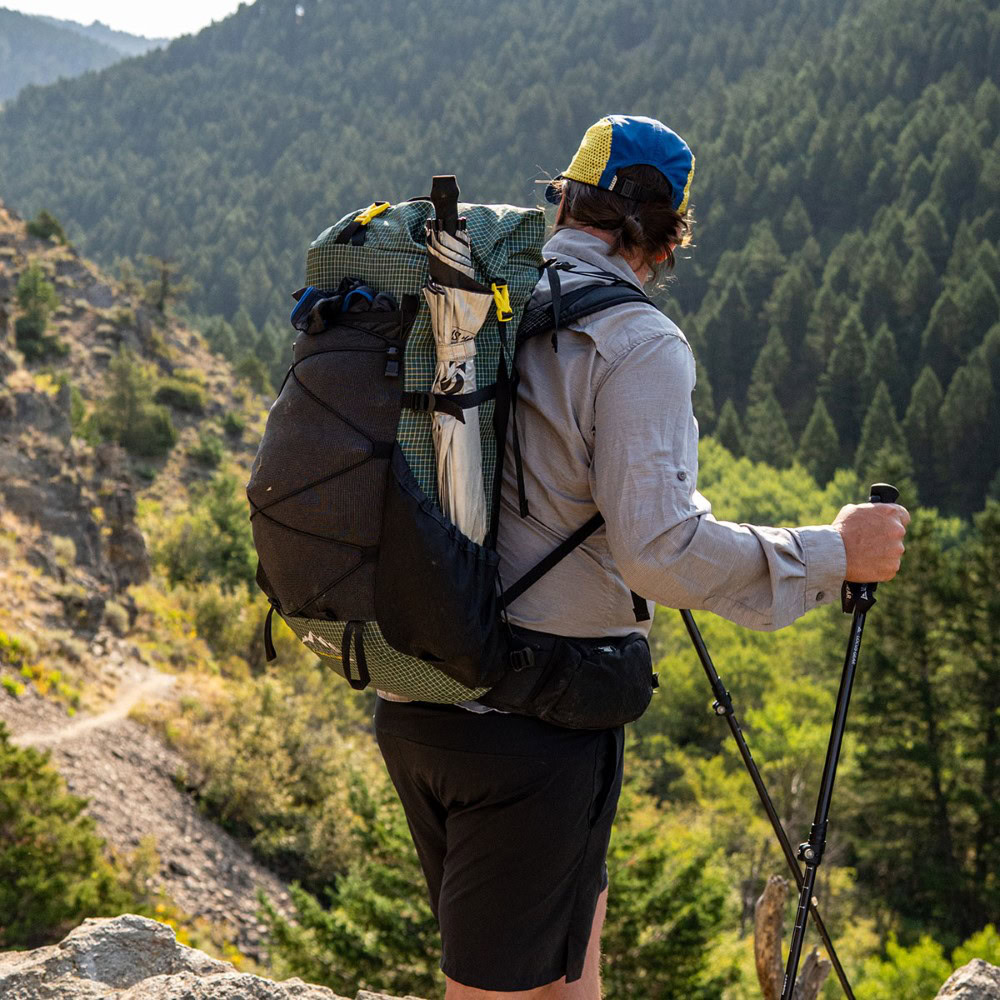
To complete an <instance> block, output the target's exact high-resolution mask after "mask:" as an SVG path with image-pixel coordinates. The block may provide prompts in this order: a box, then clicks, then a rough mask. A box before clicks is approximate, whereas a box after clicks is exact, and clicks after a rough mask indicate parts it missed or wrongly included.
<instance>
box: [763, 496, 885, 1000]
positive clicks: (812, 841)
mask: <svg viewBox="0 0 1000 1000" xmlns="http://www.w3.org/2000/svg"><path fill="white" fill-rule="evenodd" d="M898 497H899V490H897V489H896V487H895V486H890V485H889V484H888V483H875V484H874V485H873V486H872V488H871V490H870V496H869V498H868V500H869V502H870V503H895V502H896V500H897V498H898ZM875 587H876V584H874V583H850V582H848V581H847V580H845V581H844V587H843V590H842V592H841V604H842V607H843V609H844V613H845V614H850V613H851V612H852V611H853V612H854V618H853V620H852V622H851V636H850V639H849V640H848V643H847V656H846V657H845V658H844V671H843V673H842V674H841V677H840V690H839V691H838V692H837V705H836V708H835V709H834V712H833V728H832V730H831V731H830V743H829V745H828V746H827V749H826V762H825V763H824V764H823V777H822V779H821V780H820V789H819V798H818V799H817V800H816V816H815V818H814V819H813V824H812V828H811V829H810V830H809V839H808V840H807V841H806V842H805V843H804V844H800V845H799V858H801V860H802V861H804V862H805V864H806V872H805V876H804V877H803V880H802V886H801V889H800V890H799V908H798V911H797V912H796V914H795V928H794V930H793V931H792V940H791V943H790V944H789V946H788V964H787V965H786V966H785V982H784V986H783V987H782V990H781V1000H792V990H794V988H795V977H796V975H798V971H799V956H800V954H801V953H802V941H803V939H804V938H805V934H806V922H807V921H808V919H809V902H810V900H811V899H812V894H813V886H814V885H815V884H816V869H817V868H819V865H820V862H821V861H822V860H823V852H824V851H825V850H826V827H827V822H828V820H829V818H830V801H831V799H832V798H833V782H834V779H835V778H836V776H837V764H838V763H839V761H840V746H841V743H843V740H844V728H845V726H846V724H847V709H848V706H849V705H850V703H851V688H852V687H853V686H854V674H855V671H856V670H857V666H858V653H859V652H860V650H861V633H862V632H863V631H864V627H865V616H866V615H867V614H868V611H869V609H870V608H871V607H872V605H873V604H874V603H875Z"/></svg>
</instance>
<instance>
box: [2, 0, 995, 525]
mask: <svg viewBox="0 0 1000 1000" xmlns="http://www.w3.org/2000/svg"><path fill="white" fill-rule="evenodd" d="M385 25H392V29H391V30H390V31H388V32H387V31H386V30H385ZM598 39H599V40H600V42H601V46H600V49H598V47H597V45H596V44H595V42H596V40H598ZM442 53H447V54H448V55H449V59H448V60H443V59H442V58H441V54H442ZM998 64H1000V10H998V4H997V2H996V0H912V2H904V0H879V2H874V0H834V2H830V3H824V4H815V3H812V2H808V0H777V2H768V3H764V2H763V0H744V2H741V3H740V4H738V5H732V4H726V3H723V2H721V0H693V2H691V3H689V4H686V5H685V9H684V16H683V17H677V16H673V15H669V16H668V9H667V7H666V6H665V5H663V4H662V3H654V2H646V3H631V2H630V3H625V2H624V0H617V2H609V3H599V4H598V3H585V4H582V3H570V2H569V0H557V2H545V3H543V2H542V0H506V2H504V3H501V4H499V5H490V6H489V7H488V9H487V7H485V6H483V5H480V4H471V5H464V6H462V7H461V8H460V9H458V10H456V9H455V8H454V6H453V5H445V4H443V3H429V4H419V5H418V4H406V3H401V2H398V0H375V2H373V3H364V4H362V3H361V2H360V0H348V2H345V3H338V4H333V3H331V2H329V0H304V2H302V3H298V4H296V3H292V2H290V0H258V2H257V3H256V4H254V5H253V6H251V7H247V8H242V9H241V10H240V12H238V13H237V14H236V15H235V16H233V17H232V18H230V19H228V20H226V21H225V22H223V23H221V24H218V25H215V26H213V27H212V28H210V29H208V30H206V31H204V32H202V33H201V34H200V35H198V36H197V37H189V38H184V39H180V40H178V41H177V42H175V43H174V44H173V45H171V46H170V47H169V48H168V49H167V50H164V51H160V52H154V53H152V54H150V55H149V56H148V57H146V58H145V59H142V60H140V61H138V62H129V63H128V64H125V65H121V66H117V67H114V68H112V69H110V70H108V71H107V72H105V73H103V74H101V75H99V76H93V77H88V78H86V79H81V80H75V81H69V82H65V83H61V84H59V85H57V86H55V87H52V88H49V89H46V90H42V91H37V90H36V91H32V92H31V93H28V94H25V95H24V96H23V97H22V98H21V99H20V100H19V101H17V102H14V103H13V104H12V105H11V106H10V107H9V108H8V109H7V110H6V112H5V113H4V114H3V115H2V116H0V145H2V147H3V149H4V158H3V161H2V163H0V193H2V195H3V196H4V197H6V198H7V199H8V201H9V202H10V203H12V204H14V205H16V206H17V207H19V208H20V209H22V210H23V211H26V212H28V213H34V212H35V211H37V210H39V209H41V208H43V207H45V208H48V209H50V210H52V211H54V212H55V213H56V215H57V216H58V217H59V218H60V219H62V220H63V221H64V222H65V223H66V224H67V227H68V230H69V232H70V234H71V236H72V238H74V239H76V240H78V241H79V242H80V243H81V245H82V246H83V247H85V248H86V249H87V250H88V251H91V252H92V253H94V254H95V255H96V256H97V257H98V258H99V259H101V260H103V261H104V262H105V263H110V262H112V261H113V259H114V258H116V257H118V256H125V257H139V256H141V255H143V254H156V255H158V256H160V257H168V258H171V259H173V260H175V261H176V262H178V263H179V264H180V265H181V266H182V267H183V269H184V270H185V272H186V273H187V275H188V276H189V277H190V278H191V279H192V280H193V282H194V291H193V293H192V295H191V298H190V304H191V306H192V308H194V309H195V310H196V311H199V312H202V313H218V314H222V316H223V317H225V318H226V319H228V320H230V321H232V320H234V319H238V320H239V322H238V324H237V327H236V338H235V339H234V337H233V331H232V330H226V329H224V328H222V327H219V326H217V327H216V333H217V336H216V338H215V339H216V341H217V342H218V343H219V344H220V345H222V346H224V347H226V348H227V349H228V351H229V352H230V353H231V354H232V353H233V352H234V351H235V352H237V353H238V352H240V351H243V352H246V350H247V349H248V348H250V349H252V350H253V352H254V353H255V354H256V355H257V356H259V357H261V358H262V359H263V360H264V361H265V363H266V364H268V365H270V367H271V368H272V377H274V376H277V375H278V374H279V373H280V372H281V370H282V369H283V367H284V365H285V364H286V357H287V343H288V340H287V335H286V332H285V328H284V326H283V325H280V317H281V316H282V314H283V313H284V310H285V303H286V301H287V293H288V291H289V290H290V289H292V288H294V287H296V285H297V284H298V283H299V280H300V278H301V268H302V259H303V252H304V247H305V246H306V245H307V243H308V241H309V239H311V237H312V236H314V235H315V234H316V233H317V232H319V231H320V230H321V229H323V228H324V227H325V226H326V225H327V224H329V223H330V222H331V221H332V220H334V219H336V218H339V217H340V216H341V215H343V214H344V213H345V212H346V211H348V210H350V209H351V208H353V207H355V206H360V205H364V204H367V203H368V202H369V201H371V200H373V198H376V197H378V198H388V199H390V200H398V199H400V198H404V197H408V196H411V195H413V194H416V193H420V192H423V191H425V189H426V188H427V185H428V178H429V176H430V175H431V174H432V173H434V172H440V171H454V172H456V173H457V174H458V176H459V180H460V183H461V184H462V187H463V190H464V193H465V196H466V197H467V198H469V199H471V200H480V201H491V200H508V201H513V202H519V203H525V202H531V201H533V200H534V199H535V198H536V188H535V186H534V184H533V181H534V180H535V179H536V178H538V177H539V176H542V175H544V174H545V173H547V172H548V173H555V172H557V171H558V170H559V169H560V168H561V167H563V166H564V165H565V163H566V162H567V160H568V157H569V156H570V154H571V153H572V151H573V149H574V148H575V145H576V143H577V141H578V139H579V136H580V134H581V133H582V131H583V129H584V128H585V127H586V126H587V125H588V124H590V122H591V121H593V120H594V119H595V118H596V117H598V116H599V115H601V114H603V113H606V112H608V111H615V110H633V111H638V112H644V113H649V114H653V115H658V116H660V117H663V118H664V119H666V120H667V121H668V122H669V123H670V124H672V125H673V126H674V127H676V128H677V129H678V130H679V131H681V132H682V134H684V135H685V136H686V137H687V138H688V139H689V140H690V142H691V144H692V146H693V148H694V150H695V153H696V156H697V160H698V166H697V174H696V178H695V184H694V192H693V202H694V207H695V212H696V215H697V216H698V218H699V220H700V222H699V225H698V227H697V229H696V243H697V247H696V249H695V250H694V251H693V252H692V253H691V255H690V260H684V261H682V262H681V265H680V267H679V270H678V280H677V282H676V283H675V284H674V285H673V286H672V288H671V293H672V297H671V298H670V299H669V300H668V301H667V305H668V308H669V310H670V311H671V312H672V314H673V315H674V316H675V317H676V318H677V319H678V320H679V321H680V322H681V323H682V324H683V325H684V326H685V328H686V330H687V332H688V333H689V335H690V337H691V339H692V341H693V343H694V345H695V349H696V352H697V354H698V358H699V362H700V366H701V367H700V388H699V394H698V409H699V416H700V418H701V421H702V424H703V427H705V429H707V430H713V429H714V431H715V433H717V435H718V436H719V437H720V439H722V440H723V441H725V442H726V444H727V445H728V446H729V447H730V448H731V449H732V450H734V451H735V452H737V453H741V452H745V453H746V454H748V455H749V456H750V457H752V458H757V459H767V460H768V461H769V462H771V463H773V464H776V465H779V466H783V465H787V464H788V463H789V462H790V461H791V460H792V458H793V457H794V456H795V455H796V454H798V455H799V457H800V459H801V460H802V461H803V462H804V463H805V464H806V465H807V467H808V468H810V470H811V471H812V472H813V473H814V474H815V475H817V476H818V477H819V478H820V480H821V481H825V480H826V479H827V478H828V476H829V475H830V473H831V472H832V470H833V468H835V467H837V466H843V465H848V466H856V467H857V468H858V470H859V471H862V472H863V471H864V470H865V469H867V468H869V467H871V466H872V465H873V462H874V460H875V458H876V456H877V455H878V453H879V451H880V449H883V448H886V447H888V449H889V451H890V452H891V453H892V455H893V459H894V469H895V471H896V474H897V475H902V474H905V473H907V472H910V471H912V474H913V477H914V479H915V484H916V485H917V486H919V492H920V498H921V500H922V502H925V503H935V504H939V505H942V506H944V507H945V508H946V509H949V510H954V511H958V512H963V513H968V512H971V511H973V510H977V509H979V508H980V507H981V506H982V499H983V496H984V494H985V493H986V491H987V490H988V489H989V488H990V484H991V483H993V489H994V491H996V490H997V489H1000V484H998V483H996V482H995V477H996V475H997V468H998V465H1000V440H998V437H997V435H994V434H991V433H990V428H991V427H992V426H994V425H995V424H996V422H997V419H998V413H1000V411H998V408H997V386H998V383H1000V329H997V328H996V323H997V320H998V317H1000V299H998V295H997V286H998V283H1000V257H998V254H997V250H996V243H997V239H998V236H1000V210H998V208H997V200H998V196H1000V138H998V136H1000V90H998V88H997V85H996V80H995V77H996V66H997V65H998ZM56 134H58V135H59V137H60V148H61V154H62V155H60V156H52V155H51V141H52V137H53V136H54V135H56ZM112 150H113V151H114V155H111V154H110V151H112ZM241 310H242V311H241ZM269 319H270V320H272V321H274V322H273V323H272V325H269V326H268V328H267V331H266V334H265V335H264V336H263V337H260V336H259V335H258V333H257V331H256V329H255V325H256V327H260V326H261V325H263V324H264V323H265V321H267V320H269ZM727 404H728V405H727ZM881 464H882V465H883V466H884V464H885V463H884V461H883V462H882V463H881ZM910 492H911V498H912V495H913V490H912V489H911V491H910Z"/></svg>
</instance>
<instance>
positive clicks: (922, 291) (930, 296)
mask: <svg viewBox="0 0 1000 1000" xmlns="http://www.w3.org/2000/svg"><path fill="white" fill-rule="evenodd" d="M938 288H939V283H938V276H937V272H936V271H935V270H934V265H933V264H932V263H931V259H930V257H929V256H928V255H927V251H926V250H924V248H923V247H917V248H916V250H914V251H913V253H912V254H911V256H910V259H909V260H908V261H907V263H906V267H904V268H903V282H902V285H901V286H900V289H899V294H898V299H899V308H900V313H901V314H902V315H904V316H912V317H918V318H924V317H926V316H927V315H928V314H929V313H930V309H931V306H933V305H934V302H935V301H936V299H937V296H938Z"/></svg>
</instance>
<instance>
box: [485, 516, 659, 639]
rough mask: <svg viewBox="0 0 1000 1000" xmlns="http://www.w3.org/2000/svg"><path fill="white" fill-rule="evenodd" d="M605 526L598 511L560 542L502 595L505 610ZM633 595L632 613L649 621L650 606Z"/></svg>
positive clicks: (637, 617)
mask: <svg viewBox="0 0 1000 1000" xmlns="http://www.w3.org/2000/svg"><path fill="white" fill-rule="evenodd" d="M602 524H604V515H603V514H602V513H601V512H600V511H598V512H597V513H596V514H595V515H594V516H593V517H592V518H591V519H590V520H589V521H587V523H586V524H583V525H581V526H580V527H579V528H577V529H576V531H574V532H573V534H572V535H570V536H569V538H567V539H566V540H565V541H563V542H560V543H559V544H558V545H557V546H556V547H555V548H554V549H553V550H552V551H551V552H550V553H549V554H548V555H547V556H546V557H545V558H544V559H542V560H541V561H540V562H538V563H536V564H535V565H534V566H532V567H531V569H529V570H528V572H527V573H525V574H524V576H522V577H521V579H520V580H518V581H517V583H513V584H511V585H510V586H509V587H508V588H507V589H506V590H505V591H504V592H503V594H501V595H500V601H501V603H502V604H503V606H504V608H506V607H507V605H508V604H509V603H510V602H511V601H516V600H517V599H518V598H519V597H520V596H521V595H522V594H523V593H524V592H525V591H526V590H527V589H528V588H529V587H532V586H534V585H535V584H536V583H538V581H539V580H540V579H541V578H542V577H543V576H545V574H546V573H548V571H549V570H550V569H552V567H553V566H555V565H556V564H557V563H560V562H562V560H563V559H565V558H566V556H568V555H569V554H570V553H571V552H572V551H573V550H574V549H575V548H577V547H578V546H580V545H582V544H583V543H584V542H585V541H586V540H587V539H588V538H589V537H590V536H591V535H592V534H593V533H594V532H595V531H597V529H598V528H599V527H600V526H601V525H602ZM630 593H631V595H632V613H633V614H634V615H635V620H636V621H637V622H648V621H649V606H648V605H647V603H646V599H645V598H644V597H640V596H639V595H638V594H637V593H636V592H635V591H634V590H632V591H630Z"/></svg>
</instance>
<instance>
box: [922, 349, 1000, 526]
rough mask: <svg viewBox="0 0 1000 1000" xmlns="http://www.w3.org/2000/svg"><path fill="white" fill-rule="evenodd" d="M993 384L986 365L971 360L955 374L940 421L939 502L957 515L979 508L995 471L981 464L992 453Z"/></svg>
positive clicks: (977, 360)
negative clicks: (987, 454)
mask: <svg viewBox="0 0 1000 1000" xmlns="http://www.w3.org/2000/svg"><path fill="white" fill-rule="evenodd" d="M993 405H994V391H993V383H992V382H991V380H990V375H989V372H988V371H987V369H986V365H985V364H984V363H983V362H982V360H981V359H980V358H973V360H972V361H970V362H969V364H967V365H963V366H962V367H961V368H959V369H958V371H956V372H955V376H954V378H952V380H951V383H950V384H949V386H948V391H947V392H946V393H945V396H944V401H943V402H942V404H941V411H940V415H939V418H938V434H937V442H936V445H937V448H936V450H937V460H938V462H937V472H938V476H939V480H940V483H941V495H942V502H943V503H944V504H945V506H946V508H947V509H948V510H951V511H955V512H957V513H960V514H971V513H973V512H974V511H976V510H979V509H980V508H981V507H982V504H983V497H984V496H985V494H986V487H987V484H988V483H989V480H990V475H991V473H992V472H993V469H992V468H990V467H989V466H988V465H987V463H986V462H985V461H984V460H983V459H984V454H985V453H986V452H987V451H989V450H991V448H992V435H993V434H994V428H992V427H991V426H990V423H989V416H990V413H991V411H992V408H993Z"/></svg>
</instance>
